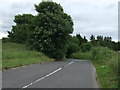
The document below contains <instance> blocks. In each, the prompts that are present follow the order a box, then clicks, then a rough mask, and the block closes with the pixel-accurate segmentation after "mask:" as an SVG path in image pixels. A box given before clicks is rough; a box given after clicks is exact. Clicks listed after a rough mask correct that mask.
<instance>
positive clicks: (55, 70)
mask: <svg viewBox="0 0 120 90" xmlns="http://www.w3.org/2000/svg"><path fill="white" fill-rule="evenodd" d="M2 87H3V88H21V89H24V88H98V84H97V81H96V77H95V70H94V68H93V65H92V64H91V62H90V61H88V60H76V59H68V60H66V61H56V62H47V63H44V64H34V65H28V66H26V67H19V68H15V69H10V70H6V71H3V73H2Z"/></svg>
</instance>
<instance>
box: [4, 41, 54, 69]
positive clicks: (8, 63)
mask: <svg viewBox="0 0 120 90" xmlns="http://www.w3.org/2000/svg"><path fill="white" fill-rule="evenodd" d="M47 61H54V60H53V59H51V58H49V57H47V56H45V55H44V54H42V53H40V52H36V51H30V50H29V49H27V47H26V46H25V45H24V44H17V43H10V42H9V43H8V42H7V43H3V44H2V69H9V68H13V67H18V66H23V65H29V64H35V63H42V62H47Z"/></svg>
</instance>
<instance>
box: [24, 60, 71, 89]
mask: <svg viewBox="0 0 120 90" xmlns="http://www.w3.org/2000/svg"><path fill="white" fill-rule="evenodd" d="M72 63H73V61H72V62H70V63H68V64H66V65H65V67H66V66H68V65H70V64H72ZM61 69H62V68H59V69H57V70H55V71H53V72H51V73H49V74H47V75H45V76H43V77H41V78H40V79H38V80H36V81H34V82H32V83H30V84H28V85H26V86H24V87H22V89H24V88H27V87H29V86H31V85H33V84H35V83H37V82H39V81H41V80H43V79H45V78H46V77H49V76H51V75H52V74H54V73H56V72H58V71H60V70H61Z"/></svg>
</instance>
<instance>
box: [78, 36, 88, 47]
mask: <svg viewBox="0 0 120 90" xmlns="http://www.w3.org/2000/svg"><path fill="white" fill-rule="evenodd" d="M76 37H77V38H78V40H79V46H81V45H82V44H83V43H87V39H86V37H85V36H84V38H82V37H81V35H80V34H77V35H76Z"/></svg>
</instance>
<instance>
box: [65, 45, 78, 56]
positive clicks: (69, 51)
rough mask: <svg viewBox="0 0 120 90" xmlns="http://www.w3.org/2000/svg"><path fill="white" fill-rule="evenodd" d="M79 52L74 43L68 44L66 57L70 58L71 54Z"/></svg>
mask: <svg viewBox="0 0 120 90" xmlns="http://www.w3.org/2000/svg"><path fill="white" fill-rule="evenodd" d="M78 51H79V46H78V45H77V44H75V43H70V44H69V45H68V48H67V53H66V54H67V57H70V55H71V54H72V53H75V52H78Z"/></svg>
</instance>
